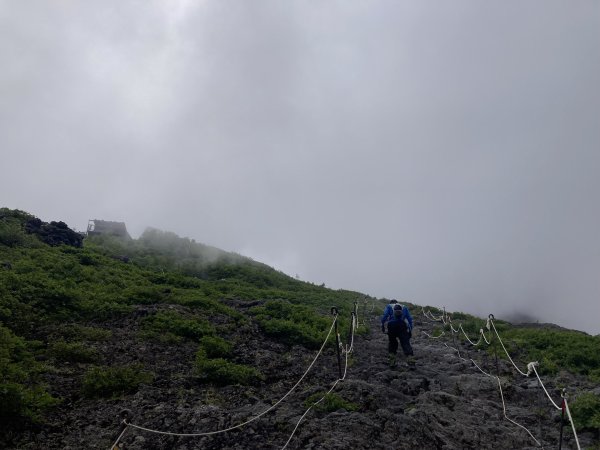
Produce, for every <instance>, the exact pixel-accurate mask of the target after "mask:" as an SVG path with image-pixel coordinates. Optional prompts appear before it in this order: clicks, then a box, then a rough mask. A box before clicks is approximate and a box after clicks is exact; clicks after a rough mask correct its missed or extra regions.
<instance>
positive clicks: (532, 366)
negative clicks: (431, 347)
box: [422, 311, 580, 449]
mask: <svg viewBox="0 0 600 450" xmlns="http://www.w3.org/2000/svg"><path fill="white" fill-rule="evenodd" d="M424 312H425V311H424ZM486 328H487V329H488V330H489V331H490V340H489V341H488V340H487V339H486V337H485V332H484V331H483V328H481V329H480V330H479V333H480V335H481V336H480V338H479V341H480V340H481V337H483V339H484V341H485V342H486V344H488V345H489V344H490V343H491V341H492V338H491V336H492V328H493V330H494V334H495V335H496V337H497V338H498V340H499V341H500V345H501V346H502V348H503V350H504V353H506V356H507V357H508V359H509V361H510V362H511V363H512V365H513V366H514V368H515V369H516V370H517V371H518V372H519V373H520V374H521V375H524V376H526V377H529V376H530V375H531V374H532V373H534V374H535V376H536V377H537V379H538V381H539V383H540V385H541V386H542V389H543V390H544V392H545V394H546V396H547V397H548V399H549V400H550V402H551V403H552V405H553V406H554V407H555V408H556V409H559V410H560V409H562V408H561V407H560V406H558V405H557V404H556V402H555V401H554V400H553V399H552V397H551V396H550V394H549V393H548V390H547V389H546V386H544V383H543V382H542V379H541V378H540V376H539V374H538V373H537V370H536V366H538V363H537V362H529V363H528V364H527V373H525V372H523V371H522V370H521V369H519V367H518V366H517V365H516V364H515V362H514V361H513V360H512V358H511V357H510V354H509V353H508V350H507V349H506V346H505V345H504V342H502V338H501V337H500V334H499V333H498V330H497V329H496V325H495V324H494V321H493V319H492V316H491V315H490V316H488V319H487V322H486ZM450 329H451V330H452V331H453V332H456V331H455V330H454V327H453V326H452V324H451V323H450ZM459 329H461V330H462V331H463V334H464V335H465V337H466V338H467V340H468V341H469V342H470V343H471V344H472V345H477V344H478V343H479V341H477V344H473V342H472V341H471V340H470V339H469V337H468V336H467V334H466V333H465V331H464V329H463V328H462V325H460V326H459ZM422 333H423V334H425V335H426V336H428V337H430V338H434V337H433V336H431V335H429V334H428V333H426V332H424V331H422ZM442 334H443V333H442ZM442 334H441V335H440V336H437V337H438V338H439V337H441V336H442ZM444 345H445V346H446V347H448V348H450V349H453V350H456V351H457V352H458V356H459V358H461V359H463V360H464V358H462V357H461V356H460V352H459V351H458V349H456V348H454V347H450V346H449V345H448V344H446V343H444ZM470 361H471V362H472V363H473V364H474V365H475V367H477V369H479V371H480V372H481V373H483V374H484V375H487V376H489V377H495V376H494V375H490V374H489V373H487V372H485V371H484V370H482V369H481V367H479V366H478V365H477V363H476V362H475V361H474V360H473V359H471V360H470ZM495 378H497V379H498V387H499V388H500V395H501V397H502V408H503V409H504V417H506V419H507V420H509V421H510V422H512V423H514V424H515V425H518V426H519V427H521V428H523V429H524V430H525V431H527V433H529V435H530V436H531V437H532V438H533V440H535V441H536V442H537V443H538V445H541V444H540V443H539V441H538V440H537V439H536V438H535V437H534V436H533V434H531V432H530V431H529V430H528V429H527V428H525V427H524V426H523V425H520V424H518V423H517V422H515V421H514V420H512V419H510V418H509V417H508V416H507V415H506V405H505V403H504V395H503V393H502V386H501V384H500V378H499V377H495ZM563 399H564V397H563ZM564 401H565V409H566V411H567V415H568V417H569V421H570V423H571V428H572V429H573V435H574V436H575V441H576V443H577V448H578V449H580V446H579V439H578V437H577V432H576V430H575V424H574V423H573V419H572V417H571V412H570V411H569V409H568V405H567V403H566V399H564Z"/></svg>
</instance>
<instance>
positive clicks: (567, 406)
mask: <svg viewBox="0 0 600 450" xmlns="http://www.w3.org/2000/svg"><path fill="white" fill-rule="evenodd" d="M563 403H564V405H565V410H566V411H567V417H568V418H569V422H571V429H572V430H573V436H575V443H576V444H577V449H578V450H581V446H580V445H579V438H578V437H577V432H576V431H575V424H574V423H573V418H572V417H571V410H570V409H569V403H568V402H567V396H566V394H565V395H563Z"/></svg>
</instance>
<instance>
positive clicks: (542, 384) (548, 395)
mask: <svg viewBox="0 0 600 450" xmlns="http://www.w3.org/2000/svg"><path fill="white" fill-rule="evenodd" d="M530 364H531V368H532V369H533V372H534V373H535V376H536V377H537V379H538V381H539V382H540V385H541V386H542V389H544V392H545V393H546V397H548V398H549V399H550V401H551V402H552V404H553V405H554V407H555V408H556V409H562V408H561V407H560V406H558V405H557V404H556V403H555V402H554V400H552V397H550V394H548V391H547V390H546V386H544V383H542V379H541V378H540V376H539V375H538V373H537V370H535V364H533V363H530Z"/></svg>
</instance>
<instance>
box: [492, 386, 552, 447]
mask: <svg viewBox="0 0 600 450" xmlns="http://www.w3.org/2000/svg"><path fill="white" fill-rule="evenodd" d="M496 379H497V380H498V388H499V389H500V397H501V398H502V409H503V410H504V417H506V420H508V421H509V422H512V423H514V424H515V425H517V426H519V427H521V428H523V429H524V430H525V431H527V433H529V436H531V439H533V440H534V441H535V442H536V444H537V445H540V446H541V444H540V441H538V440H537V439H536V438H535V436H534V435H533V434H531V431H529V430H528V429H527V428H525V427H524V426H523V425H521V424H520V423H517V422H515V421H514V420H512V419H511V418H509V417H508V416H507V415H506V405H505V404H504V394H503V393H502V383H501V382H500V378H499V377H496Z"/></svg>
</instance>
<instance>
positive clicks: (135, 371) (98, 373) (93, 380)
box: [83, 364, 154, 397]
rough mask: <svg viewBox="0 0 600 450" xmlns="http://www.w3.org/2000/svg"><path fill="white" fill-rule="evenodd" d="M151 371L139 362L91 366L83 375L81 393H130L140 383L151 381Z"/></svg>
mask: <svg viewBox="0 0 600 450" xmlns="http://www.w3.org/2000/svg"><path fill="white" fill-rule="evenodd" d="M153 379H154V374H153V373H152V372H147V371H145V370H143V369H142V366H141V365H139V364H135V365H131V366H126V367H92V368H91V369H89V370H88V371H87V372H86V373H85V375H84V377H83V393H84V395H85V396H86V397H118V396H120V395H124V394H131V393H134V392H136V391H137V390H138V387H139V386H140V385H141V384H148V383H151V382H152V380H153Z"/></svg>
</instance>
